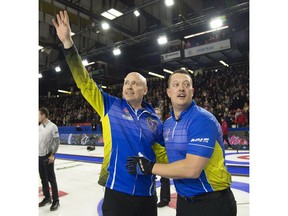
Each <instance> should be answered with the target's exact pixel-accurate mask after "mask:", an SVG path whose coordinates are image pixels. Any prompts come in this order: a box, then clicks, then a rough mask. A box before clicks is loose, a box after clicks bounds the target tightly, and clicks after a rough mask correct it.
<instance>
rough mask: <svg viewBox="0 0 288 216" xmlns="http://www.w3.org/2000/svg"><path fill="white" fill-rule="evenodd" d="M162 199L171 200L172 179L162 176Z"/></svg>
mask: <svg viewBox="0 0 288 216" xmlns="http://www.w3.org/2000/svg"><path fill="white" fill-rule="evenodd" d="M160 182H161V188H160V201H165V202H170V179H167V178H164V177H161V178H160Z"/></svg>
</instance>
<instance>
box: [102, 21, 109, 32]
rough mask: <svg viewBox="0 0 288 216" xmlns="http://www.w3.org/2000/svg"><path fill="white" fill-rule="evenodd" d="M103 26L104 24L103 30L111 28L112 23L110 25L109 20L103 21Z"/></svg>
mask: <svg viewBox="0 0 288 216" xmlns="http://www.w3.org/2000/svg"><path fill="white" fill-rule="evenodd" d="M101 26H102V29H103V30H107V29H109V28H110V25H109V24H108V23H107V22H103V23H102V24H101Z"/></svg>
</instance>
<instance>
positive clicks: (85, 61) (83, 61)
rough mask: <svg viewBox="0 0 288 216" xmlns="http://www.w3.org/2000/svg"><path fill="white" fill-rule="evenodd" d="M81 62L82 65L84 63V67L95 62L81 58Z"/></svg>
mask: <svg viewBox="0 0 288 216" xmlns="http://www.w3.org/2000/svg"><path fill="white" fill-rule="evenodd" d="M82 63H83V65H84V66H85V67H86V66H88V65H92V64H95V62H88V60H87V59H84V60H82Z"/></svg>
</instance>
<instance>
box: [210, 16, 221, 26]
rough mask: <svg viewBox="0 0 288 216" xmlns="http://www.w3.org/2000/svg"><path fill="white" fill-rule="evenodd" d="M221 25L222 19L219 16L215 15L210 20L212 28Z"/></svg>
mask: <svg viewBox="0 0 288 216" xmlns="http://www.w3.org/2000/svg"><path fill="white" fill-rule="evenodd" d="M222 25H223V21H222V19H221V18H220V17H217V18H215V19H213V20H211V22H210V27H211V28H212V29H215V28H220V27H221V26H222Z"/></svg>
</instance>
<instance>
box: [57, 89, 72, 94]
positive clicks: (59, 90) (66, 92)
mask: <svg viewBox="0 0 288 216" xmlns="http://www.w3.org/2000/svg"><path fill="white" fill-rule="evenodd" d="M58 92H61V93H65V94H71V92H69V91H65V90H61V89H58Z"/></svg>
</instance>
